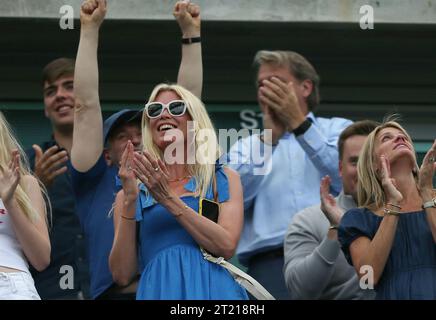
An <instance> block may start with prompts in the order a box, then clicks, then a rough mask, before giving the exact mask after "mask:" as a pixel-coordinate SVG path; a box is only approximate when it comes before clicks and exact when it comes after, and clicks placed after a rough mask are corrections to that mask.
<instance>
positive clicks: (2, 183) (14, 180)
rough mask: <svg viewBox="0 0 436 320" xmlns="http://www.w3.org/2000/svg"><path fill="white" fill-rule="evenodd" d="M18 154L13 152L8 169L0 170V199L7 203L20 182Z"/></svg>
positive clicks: (16, 151) (15, 151)
mask: <svg viewBox="0 0 436 320" xmlns="http://www.w3.org/2000/svg"><path fill="white" fill-rule="evenodd" d="M20 178H21V177H20V154H19V152H18V150H13V151H12V155H11V160H10V161H9V164H8V167H7V168H3V170H0V199H2V201H3V202H9V201H10V200H11V199H12V198H13V196H14V193H15V190H16V189H17V186H18V183H19V182H20Z"/></svg>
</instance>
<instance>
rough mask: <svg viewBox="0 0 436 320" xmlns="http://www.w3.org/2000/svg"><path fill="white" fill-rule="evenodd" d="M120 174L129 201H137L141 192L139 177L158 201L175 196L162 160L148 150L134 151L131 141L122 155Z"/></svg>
mask: <svg viewBox="0 0 436 320" xmlns="http://www.w3.org/2000/svg"><path fill="white" fill-rule="evenodd" d="M119 176H120V179H121V182H122V185H123V190H124V196H125V197H126V200H127V201H136V198H137V196H138V193H139V189H138V183H137V179H139V180H140V181H141V182H142V183H144V185H145V186H146V187H147V190H148V191H149V192H150V194H151V195H152V197H153V198H154V199H155V200H156V201H157V202H162V201H164V200H166V199H169V198H171V197H172V196H173V194H172V192H171V189H170V187H169V181H168V180H169V172H168V169H167V167H166V166H165V164H164V163H163V162H162V160H160V159H155V158H154V157H153V156H152V155H150V154H149V153H148V152H146V151H144V152H143V154H139V153H137V152H134V148H133V144H132V143H131V142H130V141H129V142H128V143H127V147H126V149H125V150H124V152H123V155H122V157H121V163H120V170H119Z"/></svg>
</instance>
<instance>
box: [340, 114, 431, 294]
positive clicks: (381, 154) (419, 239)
mask: <svg viewBox="0 0 436 320" xmlns="http://www.w3.org/2000/svg"><path fill="white" fill-rule="evenodd" d="M435 157H436V140H435V142H434V144H433V145H432V147H431V148H430V150H429V151H428V153H427V154H426V156H425V157H424V160H423V163H422V166H421V168H418V166H417V163H416V156H415V150H414V149H413V145H412V140H411V138H410V136H409V135H408V134H407V132H406V131H405V130H404V129H403V128H402V127H401V126H400V125H399V124H398V123H397V122H394V121H388V122H386V123H384V124H382V125H380V126H378V127H377V128H376V129H375V130H374V131H373V132H372V133H371V134H370V135H369V136H368V138H367V140H366V142H365V145H364V147H363V149H362V152H361V155H360V156H359V161H358V177H359V179H358V204H359V206H360V208H357V209H352V210H350V211H348V212H346V213H345V215H344V216H343V218H342V220H341V224H340V227H339V231H338V237H339V240H340V242H341V244H342V249H343V251H344V253H345V256H346V257H347V259H348V261H349V262H350V264H352V265H353V266H354V267H355V269H356V271H357V273H358V275H359V276H360V277H361V278H362V279H361V281H362V280H363V282H365V283H366V284H367V285H374V288H375V289H376V292H377V296H376V298H377V299H436V192H435V190H434V189H433V183H432V180H433V176H434V172H435V169H436V163H435Z"/></svg>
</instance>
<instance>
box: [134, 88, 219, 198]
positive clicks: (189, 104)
mask: <svg viewBox="0 0 436 320" xmlns="http://www.w3.org/2000/svg"><path fill="white" fill-rule="evenodd" d="M162 91H173V92H175V93H176V94H177V95H178V96H179V97H180V99H182V100H183V101H185V103H186V110H187V112H188V113H189V115H190V116H191V118H192V121H194V123H195V131H194V141H193V143H194V148H195V149H194V150H195V151H197V150H198V148H199V146H200V145H201V146H202V149H203V150H205V151H206V152H205V154H206V155H207V156H206V158H207V159H206V158H203V157H202V156H203V154H198V153H196V155H195V157H196V160H195V163H193V164H189V163H188V164H187V166H188V173H189V174H190V175H191V176H192V177H194V179H195V181H196V190H195V196H197V197H198V196H200V197H205V196H206V193H207V190H208V188H209V186H210V184H211V182H212V181H213V178H214V176H215V161H216V160H217V159H218V158H219V157H220V155H221V154H222V151H221V148H220V146H219V144H218V138H217V136H216V132H215V129H214V126H213V124H212V121H211V120H210V118H209V114H208V113H207V110H206V108H205V106H204V104H203V103H202V102H201V100H200V99H199V98H197V97H196V96H195V95H194V94H193V93H191V92H190V91H188V90H187V89H185V88H183V87H182V86H180V85H177V84H165V83H161V84H158V85H157V86H156V87H155V88H154V89H153V91H152V93H151V95H150V98H149V99H148V101H149V102H151V101H154V100H155V99H156V97H157V95H158V94H159V93H160V92H162ZM204 129H206V130H209V131H208V133H209V135H208V139H207V144H206V145H204V142H203V141H201V137H200V136H199V135H198V133H199V132H200V130H204ZM142 145H143V148H144V150H146V151H147V152H149V153H150V154H152V155H153V156H154V157H156V158H158V159H161V160H162V161H163V162H165V161H164V159H163V158H164V157H163V153H162V151H161V150H160V149H159V148H158V147H157V146H156V145H155V144H154V142H153V138H152V134H151V130H150V126H149V118H148V117H147V114H146V112H145V110H144V113H143V115H142ZM188 149H189V146H188ZM185 152H186V150H185ZM198 156H200V157H202V158H200V159H198ZM197 160H200V161H197Z"/></svg>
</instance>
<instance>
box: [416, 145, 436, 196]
mask: <svg viewBox="0 0 436 320" xmlns="http://www.w3.org/2000/svg"><path fill="white" fill-rule="evenodd" d="M435 171H436V140H435V141H434V143H433V145H432V146H431V148H430V150H428V152H427V154H426V155H425V157H424V160H422V165H421V168H420V169H419V175H418V181H419V182H418V188H419V193H420V194H421V197H422V198H423V199H424V201H429V200H430V199H432V197H434V195H433V177H434V174H435Z"/></svg>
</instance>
